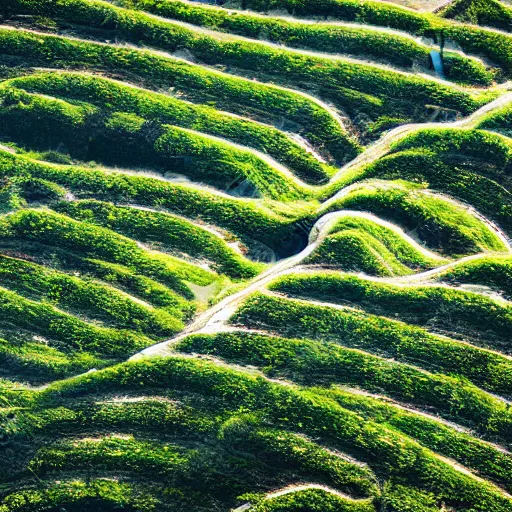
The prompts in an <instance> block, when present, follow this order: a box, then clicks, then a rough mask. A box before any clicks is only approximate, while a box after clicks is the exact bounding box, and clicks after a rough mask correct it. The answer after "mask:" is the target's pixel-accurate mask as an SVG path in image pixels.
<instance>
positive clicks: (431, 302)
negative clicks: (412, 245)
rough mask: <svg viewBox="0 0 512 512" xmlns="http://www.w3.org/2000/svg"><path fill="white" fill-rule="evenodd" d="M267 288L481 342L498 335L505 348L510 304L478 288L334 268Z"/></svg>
mask: <svg viewBox="0 0 512 512" xmlns="http://www.w3.org/2000/svg"><path fill="white" fill-rule="evenodd" d="M452 272H453V271H452ZM453 273H454V274H455V272H453ZM444 275H445V276H446V274H444ZM445 278H446V277H445ZM270 289H271V290H274V291H278V292H282V293H286V294H289V295H292V296H295V297H300V298H303V299H308V298H309V299H313V300H319V301H323V302H332V303H338V304H347V305H355V306H358V307H361V308H363V309H364V310H365V311H369V312H372V313H377V314H380V315H383V316H388V317H390V318H396V317H398V318H400V319H402V320H404V321H406V322H408V323H414V324H418V325H422V326H426V327H427V328H429V329H433V328H437V329H441V330H443V331H445V332H446V331H447V332H452V333H463V334H466V335H470V336H471V335H472V336H473V337H475V338H477V339H478V338H482V342H483V343H485V339H486V337H490V338H491V339H492V338H496V339H498V340H501V343H503V347H501V348H502V350H504V351H505V352H508V351H509V348H508V347H507V345H508V341H509V340H508V338H509V333H510V330H511V329H512V324H511V322H512V306H511V305H510V304H509V303H507V302H501V301H496V300H493V299H491V298H488V297H486V296H483V295H480V294H477V293H472V292H469V291H463V290H459V289H456V288H448V287H446V286H432V285H429V286H425V285H423V286H422V285H411V286H407V285H405V286H404V285H394V284H389V283H384V282H380V281H373V280H370V279H365V278H363V277H359V276H352V275H346V274H341V273H334V272H332V273H314V274H313V273H307V274H294V275H290V276H285V277H282V278H280V279H279V280H277V281H276V282H274V283H272V284H271V286H270ZM498 346H499V342H498Z"/></svg>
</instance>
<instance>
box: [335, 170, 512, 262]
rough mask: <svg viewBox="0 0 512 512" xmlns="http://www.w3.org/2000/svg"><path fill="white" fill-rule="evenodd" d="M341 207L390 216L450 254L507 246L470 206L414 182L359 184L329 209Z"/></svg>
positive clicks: (337, 197) (336, 196) (348, 189)
mask: <svg viewBox="0 0 512 512" xmlns="http://www.w3.org/2000/svg"><path fill="white" fill-rule="evenodd" d="M340 209H347V210H362V211H369V212H371V213H372V214H374V215H378V216H380V217H382V218H384V219H387V220H390V221H392V222H394V223H396V224H397V225H398V226H401V227H403V228H405V229H406V230H410V231H414V232H415V234H416V236H417V237H418V238H419V239H420V240H421V241H422V242H424V243H426V244H427V245H428V246H429V247H430V248H432V249H438V250H442V251H443V252H444V253H446V254H447V255H462V254H471V253H475V252H480V251H504V250H506V246H505V244H504V242H503V241H502V240H501V239H500V238H499V236H498V235H497V234H496V233H495V232H494V231H493V229H491V228H490V227H489V226H488V225H486V223H485V222H483V221H482V219H481V218H479V217H477V216H476V215H474V214H473V213H472V212H471V211H470V210H468V209H467V208H464V206H463V205H461V204H457V203H456V202H455V201H453V200H451V199H450V198H447V197H443V196H439V195H437V194H434V193H431V192H430V191H428V190H425V189H423V187H422V186H421V185H418V184H414V183H411V182H404V181H400V180H396V181H377V180H376V181H370V182H362V183H360V184H356V185H354V186H352V187H350V188H346V189H345V190H342V192H341V193H340V194H337V195H335V196H333V198H332V200H330V201H329V203H328V211H331V212H332V211H336V210H340Z"/></svg>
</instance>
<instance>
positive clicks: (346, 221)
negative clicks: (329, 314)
mask: <svg viewBox="0 0 512 512" xmlns="http://www.w3.org/2000/svg"><path fill="white" fill-rule="evenodd" d="M441 262H442V259H441V258H440V257H436V255H435V254H429V253H428V252H427V251H426V250H422V248H421V247H420V246H418V244H416V243H415V242H414V241H413V240H412V239H410V238H409V237H407V236H406V235H405V233H403V232H401V231H400V230H398V229H395V230H394V229H392V228H391V227H390V226H388V225H386V224H385V223H379V222H376V221H375V219H372V218H371V217H369V218H366V217H364V216H362V217H358V216H356V215H350V214H348V215H347V216H345V217H341V218H340V220H337V221H335V223H334V225H333V226H332V227H331V228H330V229H329V231H328V234H327V236H326V238H325V239H324V240H322V241H321V243H320V245H319V246H318V247H317V248H316V249H315V251H314V252H313V253H312V254H311V256H309V257H308V258H307V259H306V261H305V263H309V264H319V265H328V266H336V267H339V268H341V269H343V270H347V271H350V270H351V271H358V272H365V273H366V274H370V275H378V276H393V275H404V274H410V273H411V272H413V271H414V270H416V271H418V270H420V269H427V268H432V267H434V266H435V265H436V264H438V265H439V264H440V263H441Z"/></svg>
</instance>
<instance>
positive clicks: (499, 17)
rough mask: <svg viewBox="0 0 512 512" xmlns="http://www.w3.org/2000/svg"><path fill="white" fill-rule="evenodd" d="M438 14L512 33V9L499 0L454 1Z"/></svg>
mask: <svg viewBox="0 0 512 512" xmlns="http://www.w3.org/2000/svg"><path fill="white" fill-rule="evenodd" d="M439 14H440V15H441V16H443V17H445V18H451V19H455V20H457V21H462V22H466V23H473V24H474V25H483V26H485V27H494V28H498V29H501V30H506V31H509V32H510V31H512V9H511V8H510V7H509V6H508V5H505V4H504V3H502V2H500V1H499V0H455V1H454V2H451V3H450V4H449V5H447V6H446V7H444V8H443V9H441V11H440V12H439Z"/></svg>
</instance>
